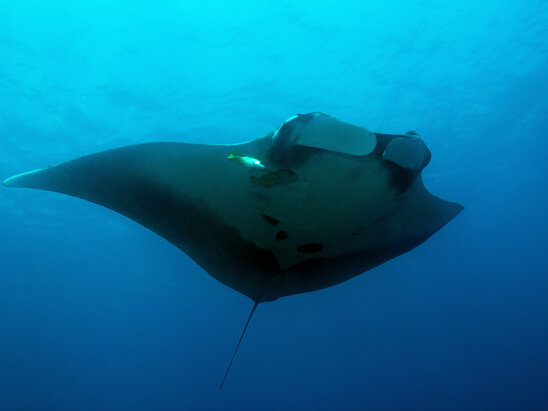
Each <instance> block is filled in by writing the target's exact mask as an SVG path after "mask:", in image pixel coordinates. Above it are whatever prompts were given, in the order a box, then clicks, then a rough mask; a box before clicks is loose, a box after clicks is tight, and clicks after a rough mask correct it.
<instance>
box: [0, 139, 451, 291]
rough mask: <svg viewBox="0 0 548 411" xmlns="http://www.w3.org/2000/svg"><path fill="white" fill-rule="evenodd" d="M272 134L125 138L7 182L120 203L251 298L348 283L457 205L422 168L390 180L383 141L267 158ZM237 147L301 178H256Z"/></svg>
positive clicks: (426, 232)
mask: <svg viewBox="0 0 548 411" xmlns="http://www.w3.org/2000/svg"><path fill="white" fill-rule="evenodd" d="M385 139H386V138H385ZM274 144H275V140H273V139H272V138H271V135H269V136H267V137H264V138H261V139H257V140H254V141H251V142H248V143H244V144H238V145H233V146H231V145H224V146H215V145H205V144H185V143H153V144H143V145H136V146H128V147H123V148H119V149H115V150H110V151H106V152H102V153H97V154H93V155H90V156H86V157H81V158H78V159H76V160H72V161H69V162H66V163H63V164H60V165H58V166H54V167H48V168H44V169H40V170H36V171H34V172H30V173H25V174H20V175H18V176H15V177H12V178H10V179H8V180H6V181H5V182H4V184H5V185H6V186H9V187H27V188H37V189H43V190H50V191H56V192H60V193H64V194H68V195H71V196H75V197H80V198H83V199H86V200H89V201H92V202H95V203H97V204H100V205H103V206H105V207H108V208H110V209H112V210H115V211H117V212H119V213H120V214H123V215H125V216H127V217H129V218H131V219H133V220H135V221H136V222H138V223H140V224H142V225H144V226H145V227H148V228H149V229H151V230H152V231H154V232H156V233H157V234H159V235H161V236H162V237H164V238H166V239H167V240H168V241H170V242H171V243H173V244H174V245H175V246H177V247H178V248H180V249H181V250H182V251H184V252H185V253H187V254H188V255H189V256H190V257H191V258H192V259H194V260H195V261H196V263H197V264H199V265H200V266H201V267H202V268H203V269H204V270H206V271H207V272H208V273H209V274H210V275H212V276H213V277H214V278H216V279H217V280H219V281H220V282H222V283H224V284H226V285H228V286H229V287H231V288H233V289H235V290H237V291H239V292H241V293H243V294H245V295H247V296H248V297H249V298H251V299H252V300H254V301H256V302H263V301H272V300H275V299H277V298H279V297H283V296H287V295H292V294H298V293H302V292H307V291H314V290H317V289H321V288H325V287H329V286H331V285H334V284H337V283H340V282H343V281H346V280H347V279H349V278H351V277H354V276H356V275H358V274H361V273H362V272H364V271H367V270H369V269H370V268H372V267H375V266H376V265H379V264H381V263H383V262H385V261H387V260H389V259H390V258H393V257H395V256H397V255H399V254H402V253H404V252H406V251H409V250H410V249H412V248H414V247H416V246H417V245H419V244H420V243H422V242H423V241H425V240H426V239H427V238H428V237H429V236H431V235H432V234H433V233H435V232H436V231H437V230H439V229H440V228H441V227H442V226H444V225H445V224H446V223H447V222H448V221H450V220H451V219H452V218H453V217H455V216H456V215H457V214H458V213H459V212H460V211H461V210H462V206H460V205H458V204H455V203H449V202H446V201H443V200H441V199H439V198H437V197H435V196H433V195H431V194H430V193H429V192H428V191H427V190H426V189H425V188H424V186H423V184H422V180H421V178H420V173H417V174H416V175H413V178H412V179H409V183H408V184H407V185H406V186H405V189H402V187H401V184H400V183H399V182H398V181H399V180H395V178H396V177H397V176H399V175H400V174H401V170H400V167H399V166H397V165H394V164H393V163H390V162H389V161H386V160H383V159H382V151H381V152H380V153H379V151H378V150H375V151H373V152H370V153H369V154H367V155H362V156H357V155H349V154H346V153H342V152H337V151H332V150H326V149H321V148H313V147H294V148H290V150H294V151H292V152H291V153H290V154H291V155H292V156H293V154H295V153H296V155H294V156H293V157H294V158H293V160H291V161H288V162H287V163H285V162H283V161H282V162H280V160H273V156H272V155H271V150H272V149H273V145H274ZM379 144H380V143H379ZM384 144H385V145H386V143H384ZM379 147H380V146H379ZM233 149H235V150H236V151H237V152H238V154H241V155H246V156H250V157H253V158H256V159H259V160H260V161H261V163H262V164H264V165H265V166H266V168H267V169H269V170H279V169H287V168H289V169H291V171H292V172H294V173H295V174H296V175H297V176H298V178H297V179H296V180H295V181H291V182H288V183H287V184H284V183H283V182H282V183H280V184H275V185H273V186H263V185H261V184H251V183H250V176H261V175H264V174H265V171H261V170H257V169H252V168H246V167H242V166H241V165H239V164H237V163H236V162H234V161H230V160H229V159H227V156H228V155H229V154H230V153H231V152H232V150H233ZM404 171H405V170H404ZM404 174H405V173H404ZM405 175H406V176H407V174H405ZM398 179H399V177H398ZM405 181H407V180H405ZM281 232H283V235H281V234H280V233H281Z"/></svg>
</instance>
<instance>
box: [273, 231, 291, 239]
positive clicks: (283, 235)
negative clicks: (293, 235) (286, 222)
mask: <svg viewBox="0 0 548 411" xmlns="http://www.w3.org/2000/svg"><path fill="white" fill-rule="evenodd" d="M288 238H289V236H288V235H287V233H286V232H285V231H283V230H282V231H280V232H279V233H278V234H276V241H282V240H286V239H288Z"/></svg>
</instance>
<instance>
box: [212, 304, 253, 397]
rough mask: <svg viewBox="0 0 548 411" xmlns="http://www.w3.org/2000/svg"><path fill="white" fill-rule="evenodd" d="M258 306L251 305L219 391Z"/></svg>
mask: <svg viewBox="0 0 548 411" xmlns="http://www.w3.org/2000/svg"><path fill="white" fill-rule="evenodd" d="M258 305H259V303H258V302H255V303H254V304H253V308H252V309H251V312H250V313H249V317H248V318H247V322H246V323H245V326H244V330H243V331H242V335H240V339H239V340H238V344H237V345H236V349H235V350H234V354H232V358H231V359H230V362H229V363H228V367H227V368H226V372H225V376H224V377H223V381H222V382H221V386H220V387H219V389H220V390H221V389H222V388H223V384H224V383H225V381H226V377H227V375H228V372H229V371H230V367H231V366H232V362H233V361H234V357H236V353H237V352H238V348H240V343H241V342H242V339H243V338H244V334H245V330H247V326H248V325H249V321H251V317H253V313H254V312H255V309H256V308H257V306H258Z"/></svg>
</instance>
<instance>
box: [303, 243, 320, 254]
mask: <svg viewBox="0 0 548 411" xmlns="http://www.w3.org/2000/svg"><path fill="white" fill-rule="evenodd" d="M322 250H323V244H318V243H310V244H303V245H301V246H299V248H297V251H298V252H299V253H303V254H308V253H318V252H320V251H322Z"/></svg>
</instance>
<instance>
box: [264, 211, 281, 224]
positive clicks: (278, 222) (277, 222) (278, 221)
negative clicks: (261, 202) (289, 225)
mask: <svg viewBox="0 0 548 411" xmlns="http://www.w3.org/2000/svg"><path fill="white" fill-rule="evenodd" d="M261 217H262V218H264V219H265V221H266V222H267V223H268V224H270V225H274V226H276V225H278V224H280V220H276V219H275V218H274V217H270V216H267V215H264V214H261Z"/></svg>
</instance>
